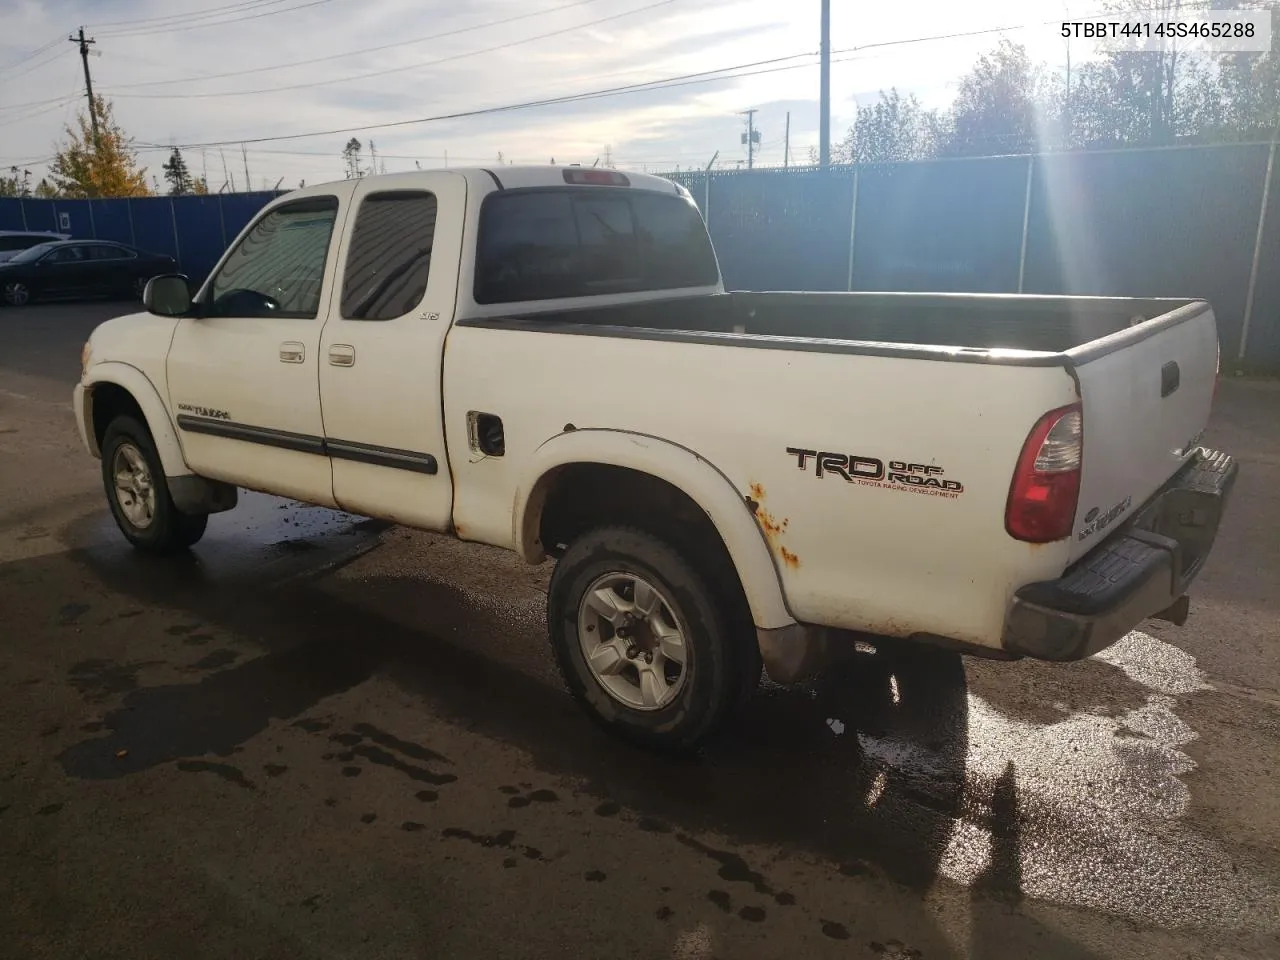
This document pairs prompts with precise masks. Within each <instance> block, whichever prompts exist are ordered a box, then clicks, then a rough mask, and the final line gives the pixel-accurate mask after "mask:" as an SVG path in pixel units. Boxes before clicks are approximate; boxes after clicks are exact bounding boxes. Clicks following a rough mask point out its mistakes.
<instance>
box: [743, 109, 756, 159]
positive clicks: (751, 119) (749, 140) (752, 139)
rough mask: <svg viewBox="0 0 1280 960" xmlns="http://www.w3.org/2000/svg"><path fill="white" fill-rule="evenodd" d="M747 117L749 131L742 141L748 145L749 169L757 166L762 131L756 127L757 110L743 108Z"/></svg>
mask: <svg viewBox="0 0 1280 960" xmlns="http://www.w3.org/2000/svg"><path fill="white" fill-rule="evenodd" d="M742 112H743V114H745V115H746V118H747V132H746V133H744V134H743V135H742V142H743V143H745V144H746V145H747V169H748V170H750V169H751V168H752V167H753V166H755V157H756V144H757V143H759V142H760V131H758V130H757V129H756V128H755V119H756V112H757V111H756V110H755V108H752V109H750V110H743V111H742Z"/></svg>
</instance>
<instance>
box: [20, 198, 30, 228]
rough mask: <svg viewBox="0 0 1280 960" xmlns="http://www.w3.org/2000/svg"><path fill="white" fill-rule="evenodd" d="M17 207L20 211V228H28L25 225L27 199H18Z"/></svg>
mask: <svg viewBox="0 0 1280 960" xmlns="http://www.w3.org/2000/svg"><path fill="white" fill-rule="evenodd" d="M18 209H19V210H21V211H22V229H23V230H30V229H31V228H30V227H28V226H27V201H26V200H25V199H23V200H19V201H18Z"/></svg>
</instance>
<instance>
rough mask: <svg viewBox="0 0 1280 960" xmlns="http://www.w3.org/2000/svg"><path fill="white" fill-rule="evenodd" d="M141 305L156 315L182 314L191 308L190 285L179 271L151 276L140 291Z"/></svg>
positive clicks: (178, 315) (175, 315)
mask: <svg viewBox="0 0 1280 960" xmlns="http://www.w3.org/2000/svg"><path fill="white" fill-rule="evenodd" d="M142 305H143V306H144V307H146V308H147V310H149V311H150V312H151V313H154V314H156V316H160V317H181V316H184V315H185V314H186V313H187V312H188V311H189V310H190V309H191V286H190V284H189V283H188V281H187V278H186V277H184V276H183V275H182V274H180V273H166V274H162V275H161V276H158V277H152V278H151V279H150V280H148V281H147V286H146V288H145V289H143V291H142Z"/></svg>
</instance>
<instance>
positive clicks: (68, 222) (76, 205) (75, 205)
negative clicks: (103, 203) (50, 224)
mask: <svg viewBox="0 0 1280 960" xmlns="http://www.w3.org/2000/svg"><path fill="white" fill-rule="evenodd" d="M53 206H54V208H55V209H56V211H57V217H58V226H57V228H56V229H57V231H58V232H59V233H69V234H71V236H72V237H74V238H75V239H76V240H92V239H94V230H93V215H92V213H90V210H89V201H88V200H55V201H53Z"/></svg>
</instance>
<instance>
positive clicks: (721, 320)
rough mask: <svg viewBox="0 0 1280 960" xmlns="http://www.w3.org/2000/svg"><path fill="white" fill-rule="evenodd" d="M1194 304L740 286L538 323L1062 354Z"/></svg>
mask: <svg viewBox="0 0 1280 960" xmlns="http://www.w3.org/2000/svg"><path fill="white" fill-rule="evenodd" d="M1192 302H1194V301H1191V300H1180V299H1158V300H1156V299H1153V300H1142V299H1121V298H1116V297H1056V296H1029V295H1012V294H1005V295H999V294H914V293H904V294H898V293H752V292H735V293H724V294H713V295H697V296H690V297H674V298H669V299H662V300H645V301H641V302H637V303H624V304H614V305H610V306H606V307H591V308H585V309H575V310H568V311H555V312H553V313H550V314H541V313H540V314H535V315H532V316H530V317H529V319H530V321H532V322H538V323H549V322H551V323H554V322H559V323H567V324H585V325H593V326H596V325H599V326H610V327H640V328H649V329H657V330H669V331H690V332H705V333H721V334H733V333H738V334H752V335H756V336H770V337H796V338H802V339H811V340H828V341H854V342H870V343H882V344H883V343H888V344H900V345H908V344H909V345H919V346H941V347H952V348H968V349H970V350H996V349H999V350H1030V351H1038V352H1048V353H1061V352H1065V351H1067V350H1071V349H1073V348H1075V347H1079V346H1082V345H1084V344H1087V343H1091V342H1093V341H1095V340H1099V339H1101V338H1103V337H1107V336H1110V335H1111V334H1114V333H1118V332H1119V331H1121V330H1124V329H1126V328H1128V327H1130V326H1133V325H1135V323H1138V322H1142V321H1145V320H1151V319H1153V318H1155V317H1158V316H1161V315H1164V314H1168V313H1170V312H1172V311H1174V310H1176V309H1178V308H1180V307H1184V306H1187V305H1188V304H1190V303H1192Z"/></svg>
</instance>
